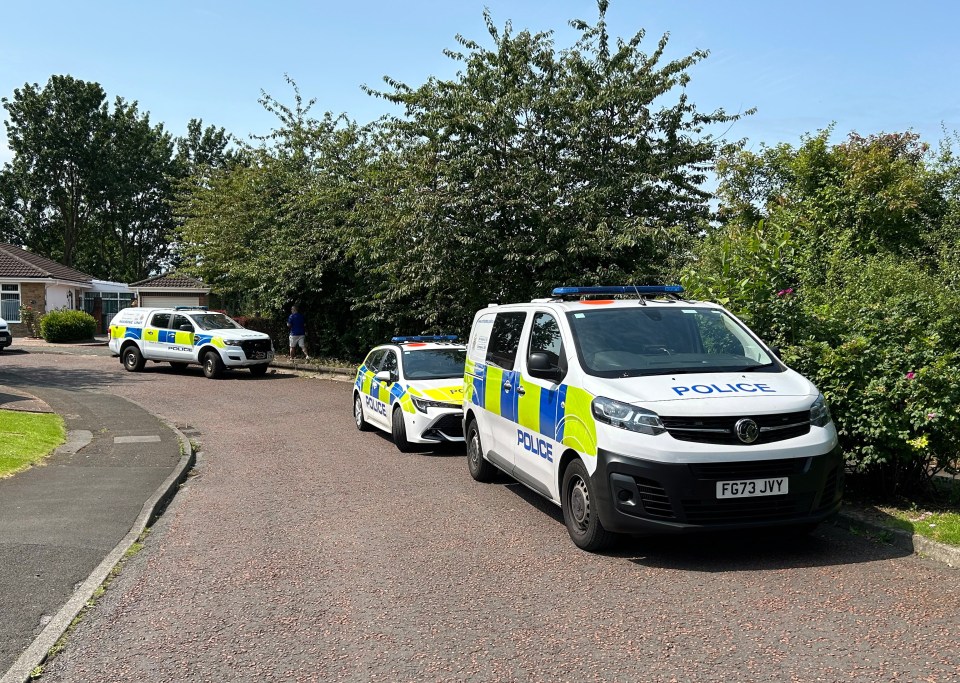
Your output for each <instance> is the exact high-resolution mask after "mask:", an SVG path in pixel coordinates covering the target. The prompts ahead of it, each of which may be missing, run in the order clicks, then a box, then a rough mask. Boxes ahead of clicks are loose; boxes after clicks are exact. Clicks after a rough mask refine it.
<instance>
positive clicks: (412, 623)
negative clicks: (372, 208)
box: [0, 354, 960, 683]
mask: <svg viewBox="0 0 960 683" xmlns="http://www.w3.org/2000/svg"><path fill="white" fill-rule="evenodd" d="M5 373H12V374H15V375H16V376H17V377H18V378H21V379H23V378H24V377H28V376H29V377H36V378H48V379H49V378H58V381H61V382H63V383H64V384H67V385H71V386H75V387H78V388H84V389H88V390H96V391H106V392H111V393H115V394H117V395H119V396H122V397H125V398H128V399H131V400H133V401H136V402H138V403H140V404H141V405H143V406H145V407H146V408H148V409H149V410H151V411H153V412H154V413H156V414H159V415H162V416H164V417H166V418H168V419H170V420H171V421H173V422H175V423H177V424H178V425H181V426H183V425H190V426H192V427H194V428H195V429H197V430H199V432H200V437H199V438H200V441H201V443H202V451H203V457H202V458H200V459H199V460H198V464H197V467H196V475H195V476H193V477H192V478H190V479H189V480H188V482H187V483H186V484H185V486H184V487H183V489H182V490H181V491H180V493H179V494H178V495H177V496H176V498H175V499H174V501H173V502H172V503H171V505H170V507H169V509H168V510H167V512H166V513H165V514H164V516H163V517H161V519H160V521H159V522H158V523H157V525H156V526H155V527H154V530H153V532H152V533H151V535H150V536H149V539H148V541H147V543H146V546H145V548H144V550H142V551H141V552H140V553H139V554H137V555H135V556H134V557H133V558H132V559H131V560H130V561H129V562H128V563H127V565H126V566H125V567H124V569H123V571H122V572H121V573H120V575H119V576H118V578H117V579H116V580H115V581H114V582H113V583H112V584H111V586H110V588H109V590H108V591H107V592H106V593H105V594H104V595H103V596H102V597H101V598H99V600H98V601H97V604H96V606H95V607H94V608H93V609H92V610H91V611H89V612H88V613H87V615H86V616H85V617H84V619H83V621H82V622H81V623H80V625H79V626H78V627H77V629H76V630H75V631H74V632H73V634H72V635H71V636H70V639H69V642H68V644H67V646H66V648H65V649H64V650H63V651H62V653H61V654H60V655H59V656H57V657H56V658H54V659H53V660H52V661H49V662H48V663H47V665H46V667H45V669H44V674H43V676H42V678H41V681H42V683H47V682H48V681H84V682H87V681H126V680H136V681H138V682H153V681H466V680H471V681H473V680H477V681H594V680H597V681H631V682H632V681H638V682H644V683H647V682H658V681H664V682H665V681H684V682H686V681H870V682H871V683H873V682H875V681H893V680H898V681H935V682H947V681H956V680H960V575H958V573H957V571H956V570H951V569H949V568H946V567H943V566H942V565H938V564H935V563H932V562H929V561H926V560H923V559H920V558H918V557H915V556H912V555H904V554H903V553H902V551H899V550H896V549H894V548H891V547H889V546H885V545H883V544H880V543H876V542H874V541H871V540H869V539H867V538H863V537H858V536H854V535H851V534H849V533H848V532H846V531H844V530H841V529H838V528H834V527H831V526H829V525H828V526H825V527H823V528H822V530H819V531H818V532H816V533H815V534H814V535H813V536H811V537H809V538H803V539H799V540H776V539H770V538H764V537H756V536H740V537H737V538H716V537H714V538H706V539H678V540H634V541H630V542H628V543H626V544H624V545H622V546H621V547H620V548H619V549H618V551H616V552H614V553H610V554H607V555H590V554H586V553H583V552H580V551H579V550H577V549H576V548H575V547H574V546H573V544H572V543H571V541H570V539H569V538H568V536H567V532H566V529H565V528H564V526H563V524H562V521H561V519H560V515H559V511H558V510H556V509H555V508H553V507H552V506H551V505H550V504H548V503H545V502H542V501H541V500H540V499H539V498H537V497H536V496H535V495H533V494H530V493H528V492H527V491H526V490H525V489H523V488H521V487H519V486H518V485H513V484H509V483H508V482H507V481H506V480H504V481H503V482H501V483H497V484H489V485H481V484H477V483H475V482H474V481H473V480H472V479H470V477H469V475H468V474H467V469H466V463H465V462H464V456H463V454H462V452H460V451H457V450H452V451H444V452H429V451H428V452H424V453H416V454H410V455H401V454H400V453H398V452H397V451H396V450H395V449H394V448H393V446H392V444H391V442H390V441H389V440H388V439H387V438H386V437H385V436H381V435H379V434H378V433H359V432H357V431H356V428H355V427H354V425H353V423H352V417H351V412H350V408H351V400H350V398H351V396H350V392H351V385H350V384H348V383H338V382H333V381H328V380H313V379H307V378H301V377H295V376H292V375H281V374H270V375H267V376H266V377H264V378H262V379H253V378H252V377H250V375H249V374H248V373H246V372H238V373H233V374H230V375H228V376H227V378H226V379H223V380H220V381H211V380H206V379H204V378H203V377H202V376H201V375H200V372H199V369H192V370H190V371H187V372H183V373H175V372H173V371H172V370H170V369H168V368H166V367H163V366H155V365H149V366H148V367H147V370H146V371H145V372H143V373H140V374H129V373H126V372H124V371H123V369H122V368H121V367H120V364H119V363H118V362H117V360H115V359H111V358H103V357H92V356H49V355H39V354H30V355H25V354H23V355H9V356H8V355H6V354H5V355H4V357H3V358H2V365H0V378H2V376H3V375H4V374H5ZM0 381H2V380H0Z"/></svg>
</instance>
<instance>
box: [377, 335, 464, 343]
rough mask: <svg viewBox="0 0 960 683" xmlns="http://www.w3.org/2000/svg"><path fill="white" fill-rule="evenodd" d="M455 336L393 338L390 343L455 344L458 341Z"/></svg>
mask: <svg viewBox="0 0 960 683" xmlns="http://www.w3.org/2000/svg"><path fill="white" fill-rule="evenodd" d="M457 338H458V337H457V335H455V334H429V335H416V336H414V337H391V338H390V341H392V342H397V343H399V344H403V343H404V342H453V341H457Z"/></svg>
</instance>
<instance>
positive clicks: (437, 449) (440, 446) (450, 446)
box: [371, 427, 467, 458]
mask: <svg viewBox="0 0 960 683" xmlns="http://www.w3.org/2000/svg"><path fill="white" fill-rule="evenodd" d="M371 429H372V432H373V433H374V434H376V435H377V436H378V437H380V438H381V439H383V442H384V447H385V448H389V449H391V450H393V451H396V450H397V447H396V446H395V445H394V443H393V437H392V436H390V435H389V434H387V433H386V432H384V431H381V430H379V429H377V428H376V427H372V428H371ZM410 449H411V450H410V452H409V453H404V454H403V455H412V456H426V457H428V458H449V457H456V456H458V455H459V456H465V455H466V454H467V452H466V450H464V446H463V444H462V443H450V442H444V443H437V444H430V443H412V444H410Z"/></svg>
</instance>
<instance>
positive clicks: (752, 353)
mask: <svg viewBox="0 0 960 683" xmlns="http://www.w3.org/2000/svg"><path fill="white" fill-rule="evenodd" d="M567 318H568V319H569V321H570V327H571V329H572V330H573V336H574V342H575V345H576V348H577V354H578V355H579V357H580V363H581V365H582V366H583V368H584V369H585V370H586V371H587V372H588V373H590V374H591V375H597V376H600V377H635V376H640V375H663V374H684V373H694V372H743V371H753V372H782V368H781V366H780V365H779V364H778V363H776V362H775V361H774V359H773V358H771V357H770V355H769V354H767V352H766V351H764V350H763V348H762V347H761V346H760V344H759V343H758V342H757V340H756V339H755V338H754V337H753V336H752V335H751V334H750V333H749V332H747V330H746V329H744V328H743V326H741V325H740V324H738V323H737V321H736V320H734V319H733V318H732V317H730V316H729V315H727V314H726V313H724V312H723V311H718V310H716V309H710V308H681V307H676V308H673V307H671V308H666V307H664V306H656V305H648V306H639V305H638V306H636V307H635V308H634V307H631V308H620V307H617V308H607V309H602V310H596V311H572V312H569V313H567Z"/></svg>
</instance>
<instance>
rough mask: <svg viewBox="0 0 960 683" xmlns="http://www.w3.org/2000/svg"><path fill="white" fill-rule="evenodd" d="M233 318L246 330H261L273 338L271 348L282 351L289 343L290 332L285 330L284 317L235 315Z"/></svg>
mask: <svg viewBox="0 0 960 683" xmlns="http://www.w3.org/2000/svg"><path fill="white" fill-rule="evenodd" d="M233 319H234V320H236V321H237V322H238V323H240V324H241V325H243V326H244V327H246V328H247V329H248V330H254V331H256V332H263V333H264V334H268V335H270V339H272V340H273V348H274V349H277V350H279V351H284V349H286V348H287V347H288V346H289V343H290V333H289V331H288V330H287V322H286V318H284V319H283V320H279V319H276V318H264V317H261V316H245V315H235V316H233Z"/></svg>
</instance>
